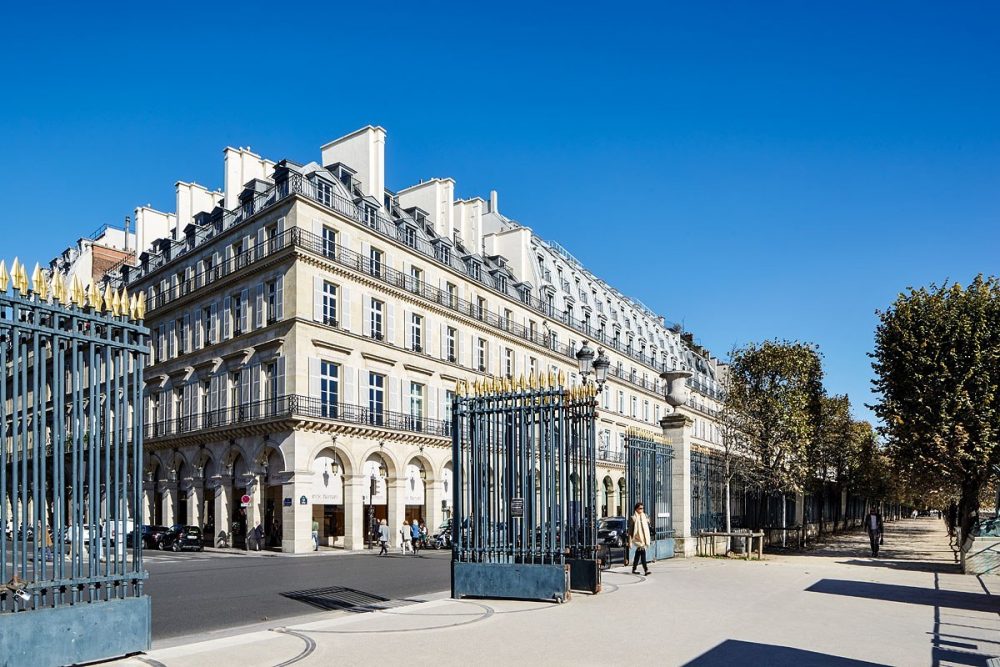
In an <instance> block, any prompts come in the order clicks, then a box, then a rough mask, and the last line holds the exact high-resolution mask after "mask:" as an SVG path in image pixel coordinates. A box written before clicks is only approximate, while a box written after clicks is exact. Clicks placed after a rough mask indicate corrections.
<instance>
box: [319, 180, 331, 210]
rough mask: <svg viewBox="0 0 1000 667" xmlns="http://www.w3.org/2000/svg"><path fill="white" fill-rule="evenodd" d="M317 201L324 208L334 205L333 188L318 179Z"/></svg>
mask: <svg viewBox="0 0 1000 667" xmlns="http://www.w3.org/2000/svg"><path fill="white" fill-rule="evenodd" d="M316 201H318V202H319V203H320V204H323V205H324V206H332V205H333V186H332V185H331V184H330V183H327V182H326V181H323V180H320V179H316Z"/></svg>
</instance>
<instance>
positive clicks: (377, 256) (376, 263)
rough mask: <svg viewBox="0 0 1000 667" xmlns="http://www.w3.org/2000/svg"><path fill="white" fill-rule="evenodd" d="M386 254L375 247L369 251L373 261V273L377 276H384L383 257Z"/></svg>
mask: <svg viewBox="0 0 1000 667" xmlns="http://www.w3.org/2000/svg"><path fill="white" fill-rule="evenodd" d="M384 256H385V255H384V254H383V253H382V251H381V250H376V249H375V248H372V249H371V250H370V251H369V254H368V259H369V260H370V262H371V273H372V275H373V276H375V277H376V278H381V277H382V261H383V259H382V258H383V257H384Z"/></svg>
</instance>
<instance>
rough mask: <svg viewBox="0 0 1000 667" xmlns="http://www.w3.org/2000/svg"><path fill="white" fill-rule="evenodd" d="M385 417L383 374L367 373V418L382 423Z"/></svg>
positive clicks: (373, 422) (375, 422)
mask: <svg viewBox="0 0 1000 667" xmlns="http://www.w3.org/2000/svg"><path fill="white" fill-rule="evenodd" d="M384 417H385V376H384V375H379V374H378V373H371V372H369V373H368V420H369V421H370V422H371V423H372V424H378V425H379V426H381V425H382V423H383V421H384Z"/></svg>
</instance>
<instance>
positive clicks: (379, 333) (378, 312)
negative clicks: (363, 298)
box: [371, 299, 385, 340]
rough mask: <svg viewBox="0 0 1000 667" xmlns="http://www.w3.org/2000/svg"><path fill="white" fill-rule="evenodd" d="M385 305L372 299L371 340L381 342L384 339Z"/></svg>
mask: <svg viewBox="0 0 1000 667" xmlns="http://www.w3.org/2000/svg"><path fill="white" fill-rule="evenodd" d="M384 313H385V304H384V303H383V302H381V301H379V300H378V299H372V309H371V330H372V338H374V339H375V340H382V339H383V338H384V337H385V327H384V322H385V316H384Z"/></svg>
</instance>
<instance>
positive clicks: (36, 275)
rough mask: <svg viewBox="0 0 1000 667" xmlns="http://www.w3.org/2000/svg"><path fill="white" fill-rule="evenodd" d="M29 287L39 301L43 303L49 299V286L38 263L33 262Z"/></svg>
mask: <svg viewBox="0 0 1000 667" xmlns="http://www.w3.org/2000/svg"><path fill="white" fill-rule="evenodd" d="M31 286H32V288H33V289H34V290H35V294H37V295H38V298H39V299H41V300H42V301H45V300H46V299H48V298H49V284H48V283H47V282H46V280H45V273H44V272H43V271H42V267H41V266H39V264H38V262H35V270H34V271H32V272H31Z"/></svg>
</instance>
